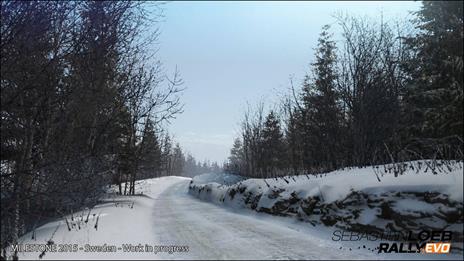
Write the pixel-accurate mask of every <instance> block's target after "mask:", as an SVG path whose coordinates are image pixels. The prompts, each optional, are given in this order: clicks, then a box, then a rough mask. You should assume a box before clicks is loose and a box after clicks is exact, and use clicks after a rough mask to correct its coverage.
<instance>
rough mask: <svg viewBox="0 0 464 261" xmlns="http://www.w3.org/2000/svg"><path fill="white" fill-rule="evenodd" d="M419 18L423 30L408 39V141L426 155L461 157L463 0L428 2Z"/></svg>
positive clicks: (406, 67)
mask: <svg viewBox="0 0 464 261" xmlns="http://www.w3.org/2000/svg"><path fill="white" fill-rule="evenodd" d="M416 15H417V19H416V20H415V22H416V28H417V29H418V30H419V32H418V34H417V35H415V36H413V37H409V38H406V41H405V42H406V44H407V45H408V47H409V48H410V50H411V52H412V57H411V59H410V60H409V61H408V62H407V63H406V64H405V65H406V66H405V69H406V70H407V71H408V72H409V76H410V77H409V82H408V85H407V87H408V88H407V90H406V93H405V95H404V96H405V98H404V102H405V111H406V115H405V118H404V122H405V124H406V126H407V128H408V131H409V137H408V138H409V142H410V143H412V144H414V145H415V149H416V152H417V153H420V154H422V156H423V157H434V156H435V155H436V154H437V153H438V155H436V156H437V157H439V158H440V157H441V158H459V157H461V158H462V144H463V141H462V133H463V5H462V1H424V2H423V5H422V8H421V10H419V11H418V12H417V13H416Z"/></svg>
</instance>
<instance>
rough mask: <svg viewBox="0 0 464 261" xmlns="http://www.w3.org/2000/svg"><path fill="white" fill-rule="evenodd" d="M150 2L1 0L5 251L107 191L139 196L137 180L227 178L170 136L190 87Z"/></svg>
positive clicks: (3, 225) (156, 6) (90, 203)
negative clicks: (169, 58)
mask: <svg viewBox="0 0 464 261" xmlns="http://www.w3.org/2000/svg"><path fill="white" fill-rule="evenodd" d="M148 4H150V5H151V7H152V8H151V9H147V8H146V5H147V3H142V2H126V1H114V2H109V1H105V2H101V1H86V2H81V1H77V2H69V1H2V2H1V121H2V124H1V205H2V212H1V235H2V239H1V248H2V249H4V248H5V247H6V246H7V245H8V244H10V243H16V242H17V240H18V237H19V236H20V235H22V234H23V233H24V232H25V231H28V230H30V229H32V228H34V227H36V226H38V225H40V224H41V223H43V222H45V221H46V220H48V219H49V218H55V217H60V216H63V215H66V214H68V213H72V212H73V211H75V210H77V209H82V208H84V207H92V206H93V205H94V204H95V203H96V202H97V201H98V199H99V197H100V196H101V195H102V193H104V192H105V190H106V188H107V187H108V185H110V184H116V185H118V186H119V193H120V194H124V195H126V194H127V195H133V194H135V193H136V191H135V181H136V180H138V179H143V178H152V177H159V176H167V175H178V176H181V175H185V174H186V173H188V174H189V175H190V174H191V173H197V172H207V171H219V167H218V166H217V164H211V163H209V162H204V163H202V164H200V163H199V162H198V163H197V162H196V160H195V159H194V158H193V157H192V156H190V155H186V154H185V153H184V152H183V151H182V149H181V147H180V145H179V144H177V143H176V142H175V141H174V140H173V137H172V136H170V135H169V133H168V131H167V128H166V126H167V125H168V123H169V120H172V119H173V118H175V116H176V115H177V114H179V113H181V112H182V108H183V106H182V103H181V101H180V95H179V94H180V93H181V92H182V91H183V89H184V87H183V82H182V80H181V78H180V77H179V73H178V72H177V71H176V72H174V74H173V75H167V74H166V73H165V72H164V70H163V67H162V64H161V63H160V61H159V60H158V59H157V57H156V43H157V38H158V35H159V30H158V29H157V21H156V19H157V18H158V17H160V13H158V12H160V11H161V6H160V4H158V3H148ZM147 10H152V13H149V12H148V11H147Z"/></svg>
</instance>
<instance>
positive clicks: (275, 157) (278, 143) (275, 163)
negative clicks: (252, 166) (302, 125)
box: [259, 110, 286, 176]
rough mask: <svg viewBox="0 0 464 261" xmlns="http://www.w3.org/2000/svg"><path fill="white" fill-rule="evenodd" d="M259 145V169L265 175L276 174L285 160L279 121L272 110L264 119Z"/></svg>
mask: <svg viewBox="0 0 464 261" xmlns="http://www.w3.org/2000/svg"><path fill="white" fill-rule="evenodd" d="M260 147H261V151H262V156H261V161H260V162H259V166H260V169H261V170H262V171H263V172H264V173H265V174H266V176H269V175H270V176H276V175H277V174H278V171H279V170H282V168H283V167H284V166H285V163H286V162H285V159H284V155H285V154H284V151H285V150H284V143H283V134H282V130H281V127H280V121H279V119H278V118H277V116H276V115H275V113H274V111H272V110H271V111H270V112H269V114H268V115H267V116H266V119H265V121H264V128H263V131H262V140H261V144H260Z"/></svg>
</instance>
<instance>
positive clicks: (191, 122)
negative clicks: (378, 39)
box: [158, 1, 421, 163]
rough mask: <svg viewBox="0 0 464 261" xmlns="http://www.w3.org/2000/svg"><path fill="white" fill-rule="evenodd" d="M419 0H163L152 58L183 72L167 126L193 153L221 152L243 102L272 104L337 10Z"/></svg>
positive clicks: (214, 155)
mask: <svg viewBox="0 0 464 261" xmlns="http://www.w3.org/2000/svg"><path fill="white" fill-rule="evenodd" d="M420 6H421V3H420V2H412V1H409V2H400V1H389V2H380V1H372V2H367V1H359V2H348V1H340V2H334V1H327V2H288V1H287V2H275V1H274V2H196V1H195V2H169V3H167V4H166V5H164V18H163V21H162V23H161V24H160V29H161V35H160V38H159V48H160V49H159V52H158V54H159V58H160V59H161V61H162V62H163V64H164V67H165V68H166V70H167V71H171V72H172V71H174V68H175V67H176V66H177V68H178V70H179V71H180V73H181V75H182V78H183V80H184V87H186V88H187V89H186V90H185V92H184V94H183V96H182V101H183V102H184V104H185V107H184V113H183V114H181V115H179V116H178V117H177V119H175V120H173V121H172V123H171V125H170V126H169V130H170V133H171V134H173V135H174V137H175V140H176V141H178V142H179V143H180V144H181V146H182V147H183V148H184V150H186V151H188V152H190V153H191V154H192V155H193V156H194V157H195V158H196V159H198V160H204V159H209V160H212V161H218V162H219V163H222V162H223V161H224V160H226V159H227V157H228V154H229V150H230V147H231V145H232V142H233V139H234V137H235V136H236V135H237V133H238V130H239V122H240V120H241V118H242V115H243V112H244V111H245V108H246V105H247V102H249V103H250V104H255V103H257V102H258V101H259V100H264V101H265V104H266V105H268V106H272V103H273V101H276V100H277V99H278V96H279V94H282V93H286V92H287V90H288V88H289V78H290V76H292V75H293V78H294V82H295V83H300V82H301V79H302V78H303V76H304V74H305V73H306V72H307V71H308V70H309V64H310V63H311V62H312V59H313V48H314V47H316V44H317V38H318V36H319V33H320V30H321V28H322V26H323V25H325V24H332V25H333V26H332V30H333V31H334V32H335V33H336V32H337V29H338V28H337V26H336V24H335V18H334V17H333V15H334V14H336V13H340V12H342V13H348V14H354V15H361V16H365V15H367V16H371V17H374V18H378V19H379V20H380V17H381V15H380V14H381V13H383V16H384V19H405V18H407V17H411V15H410V11H416V10H418V9H419V8H420Z"/></svg>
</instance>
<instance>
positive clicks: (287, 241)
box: [19, 177, 456, 260]
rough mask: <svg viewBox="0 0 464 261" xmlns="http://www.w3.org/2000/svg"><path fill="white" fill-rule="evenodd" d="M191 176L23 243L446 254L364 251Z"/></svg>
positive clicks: (201, 255) (293, 255) (156, 185)
mask: <svg viewBox="0 0 464 261" xmlns="http://www.w3.org/2000/svg"><path fill="white" fill-rule="evenodd" d="M189 181H190V179H187V178H180V177H164V178H158V179H151V180H145V181H142V182H140V183H139V184H138V191H143V194H144V195H145V196H136V197H117V198H115V199H111V200H109V201H107V203H106V204H103V205H100V206H98V207H97V208H95V209H93V210H92V213H97V215H96V216H98V214H100V218H99V221H98V229H95V227H94V224H95V223H96V216H95V217H94V216H93V214H92V217H91V219H90V221H89V222H88V223H86V224H83V223H81V224H80V226H81V228H80V229H78V228H77V226H76V228H73V229H72V230H71V231H68V229H67V225H66V223H65V222H64V220H57V221H55V222H51V223H48V224H46V225H44V226H42V227H40V228H38V229H37V230H36V236H35V239H32V234H31V233H29V234H27V235H25V236H24V237H23V238H22V243H35V244H41V243H45V242H47V240H49V239H50V238H51V237H52V238H53V241H54V244H57V245H58V244H78V245H79V246H84V245H85V244H90V245H103V244H105V243H106V244H107V245H115V246H116V247H119V246H120V245H122V244H142V245H145V244H150V245H179V246H188V247H189V251H188V252H174V253H172V254H170V253H165V252H163V253H156V254H155V253H147V252H124V251H122V250H118V251H117V252H113V253H108V252H85V251H82V250H78V251H76V252H71V253H58V252H57V253H53V252H47V253H45V256H44V257H43V259H86V258H90V259H131V258H135V259H215V260H217V259H371V260H372V259H391V258H402V259H405V258H408V259H411V258H415V259H423V258H424V257H426V258H437V257H439V258H446V256H443V255H442V256H430V255H429V256H424V255H420V254H405V255H403V256H400V255H393V254H376V253H375V252H372V251H368V250H367V248H368V247H373V246H376V244H371V245H368V244H366V249H363V248H362V247H361V249H357V248H358V247H359V246H362V245H363V244H364V243H360V242H343V244H341V243H340V242H334V241H332V239H331V238H332V232H331V230H330V229H328V228H325V227H312V226H311V225H310V224H308V223H302V222H298V221H296V220H294V219H291V218H284V217H275V216H271V215H267V214H262V213H255V212H253V211H248V210H236V209H230V208H223V207H221V206H218V205H214V204H211V203H207V202H203V201H201V200H198V199H196V198H194V197H192V196H191V195H189V194H188V193H187V189H188V183H189ZM84 213H86V212H85V211H84ZM76 216H79V214H77V215H74V217H76ZM84 216H85V214H84ZM74 219H75V220H78V219H79V218H74ZM53 233H54V234H53ZM52 235H53V236H52ZM377 244H378V243H377ZM340 248H341V249H340ZM350 248H351V250H350ZM39 254H40V253H36V252H29V253H20V256H19V257H20V258H21V259H24V258H27V259H37V258H38V255H39ZM448 258H449V257H448ZM455 258H456V257H455Z"/></svg>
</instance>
